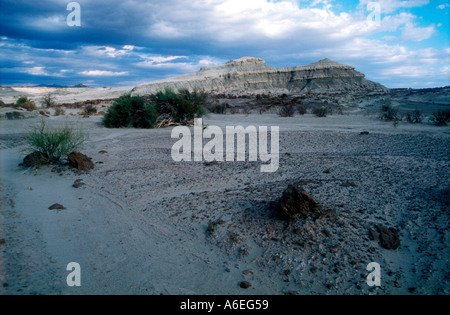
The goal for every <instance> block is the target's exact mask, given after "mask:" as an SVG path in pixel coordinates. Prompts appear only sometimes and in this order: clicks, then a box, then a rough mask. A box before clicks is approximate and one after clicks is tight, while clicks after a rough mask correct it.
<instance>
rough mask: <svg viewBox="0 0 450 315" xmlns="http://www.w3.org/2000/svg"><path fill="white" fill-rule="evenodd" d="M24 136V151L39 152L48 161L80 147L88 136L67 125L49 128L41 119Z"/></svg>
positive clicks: (58, 158)
mask: <svg viewBox="0 0 450 315" xmlns="http://www.w3.org/2000/svg"><path fill="white" fill-rule="evenodd" d="M24 138H25V143H26V144H25V149H24V153H35V152H39V153H41V155H42V156H44V157H45V158H47V159H48V160H49V161H50V162H58V161H59V160H60V159H61V157H64V156H67V155H69V154H70V153H72V152H74V151H76V150H77V149H78V148H80V147H81V146H82V145H83V144H84V143H85V142H86V140H87V139H88V136H87V134H85V133H83V132H82V131H78V132H76V131H75V130H74V129H73V128H72V127H71V126H69V125H65V126H64V127H59V128H54V129H51V130H49V129H48V128H47V127H46V126H45V121H44V120H42V122H41V124H40V125H38V126H35V127H34V128H32V130H31V131H30V132H29V133H27V134H26V135H25V136H24Z"/></svg>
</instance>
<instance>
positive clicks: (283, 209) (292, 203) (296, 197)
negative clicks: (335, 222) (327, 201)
mask: <svg viewBox="0 0 450 315" xmlns="http://www.w3.org/2000/svg"><path fill="white" fill-rule="evenodd" d="M276 210H277V212H278V213H279V214H280V216H281V217H282V218H283V219H285V220H293V219H296V218H297V217H299V216H301V215H308V214H312V213H315V212H316V211H317V203H316V202H315V201H314V199H313V198H312V197H311V196H310V195H309V194H308V192H306V191H305V190H304V189H303V188H302V187H301V186H300V184H297V185H289V187H288V188H287V189H286V190H285V191H284V192H283V195H282V196H281V199H280V200H279V201H278V204H277V206H276Z"/></svg>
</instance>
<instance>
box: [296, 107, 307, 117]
mask: <svg viewBox="0 0 450 315" xmlns="http://www.w3.org/2000/svg"><path fill="white" fill-rule="evenodd" d="M297 112H298V113H299V114H300V115H302V116H303V115H306V113H307V112H308V109H307V107H306V105H304V104H299V105H297Z"/></svg>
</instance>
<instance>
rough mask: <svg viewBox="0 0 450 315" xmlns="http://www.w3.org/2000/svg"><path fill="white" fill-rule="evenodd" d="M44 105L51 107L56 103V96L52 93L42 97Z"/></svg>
mask: <svg viewBox="0 0 450 315" xmlns="http://www.w3.org/2000/svg"><path fill="white" fill-rule="evenodd" d="M41 103H42V105H43V107H46V108H50V107H53V106H55V105H56V101H55V96H54V95H53V94H52V93H48V94H46V95H44V96H43V97H42V99H41Z"/></svg>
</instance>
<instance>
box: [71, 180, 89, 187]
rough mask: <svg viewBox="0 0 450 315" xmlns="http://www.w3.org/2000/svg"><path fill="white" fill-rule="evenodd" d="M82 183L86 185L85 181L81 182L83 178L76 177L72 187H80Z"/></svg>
mask: <svg viewBox="0 0 450 315" xmlns="http://www.w3.org/2000/svg"><path fill="white" fill-rule="evenodd" d="M84 185H86V184H85V183H83V180H82V179H77V180H76V181H75V183H73V185H72V186H73V187H74V188H80V187H82V186H84Z"/></svg>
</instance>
